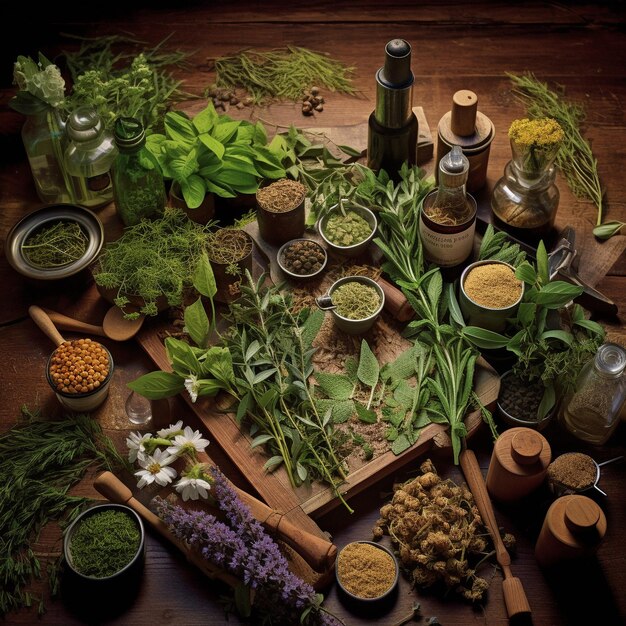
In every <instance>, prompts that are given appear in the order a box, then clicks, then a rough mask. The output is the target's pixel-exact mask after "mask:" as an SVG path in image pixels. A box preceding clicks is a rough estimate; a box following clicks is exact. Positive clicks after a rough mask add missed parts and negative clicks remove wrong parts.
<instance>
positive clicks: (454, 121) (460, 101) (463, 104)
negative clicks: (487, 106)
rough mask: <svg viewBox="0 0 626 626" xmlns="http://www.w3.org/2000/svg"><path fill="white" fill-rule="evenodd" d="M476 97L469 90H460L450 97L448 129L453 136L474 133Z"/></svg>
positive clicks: (476, 107) (476, 108)
mask: <svg viewBox="0 0 626 626" xmlns="http://www.w3.org/2000/svg"><path fill="white" fill-rule="evenodd" d="M477 111H478V96H477V95H476V94H475V93H474V92H473V91H469V89H461V90H460V91H457V92H456V93H455V94H454V96H452V112H451V113H452V115H451V119H450V128H451V129H452V132H453V133H454V134H455V135H461V136H467V135H473V134H474V133H475V132H476V113H477Z"/></svg>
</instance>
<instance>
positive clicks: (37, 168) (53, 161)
mask: <svg viewBox="0 0 626 626" xmlns="http://www.w3.org/2000/svg"><path fill="white" fill-rule="evenodd" d="M22 142H23V144H24V149H25V150H26V156H27V157H28V163H29V165H30V170H31V172H32V175H33V181H34V183H35V190H36V191H37V195H38V196H39V199H40V200H41V201H42V202H44V203H45V204H59V203H65V202H72V196H71V193H70V187H69V177H68V175H67V173H66V171H65V167H64V164H63V152H64V150H65V145H66V143H67V141H66V135H65V122H64V120H63V119H62V117H61V112H60V111H59V110H58V109H56V108H54V107H51V106H48V105H46V104H44V103H42V104H41V108H39V109H38V110H36V111H35V112H33V113H32V114H31V115H28V116H27V117H26V121H25V122H24V125H23V126H22Z"/></svg>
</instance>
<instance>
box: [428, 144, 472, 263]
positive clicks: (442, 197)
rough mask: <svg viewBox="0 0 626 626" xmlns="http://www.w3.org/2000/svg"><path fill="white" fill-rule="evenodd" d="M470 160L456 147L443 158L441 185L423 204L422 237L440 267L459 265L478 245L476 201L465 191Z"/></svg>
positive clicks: (432, 257)
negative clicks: (475, 243) (475, 236)
mask: <svg viewBox="0 0 626 626" xmlns="http://www.w3.org/2000/svg"><path fill="white" fill-rule="evenodd" d="M468 172H469V161H468V160H467V157H466V156H465V155H464V154H463V151H462V150H461V147H460V146H453V147H452V150H451V151H450V152H448V153H447V154H446V155H445V156H444V157H443V158H442V159H441V161H439V187H438V188H437V189H434V190H433V191H431V192H430V193H429V194H428V195H427V196H426V197H425V198H424V202H423V204H422V210H421V213H420V224H419V229H420V237H421V239H422V244H423V246H424V256H425V257H426V259H427V260H428V261H431V262H432V263H436V264H437V265H439V266H440V267H449V268H451V267H456V266H459V265H460V264H461V263H463V262H464V261H466V260H467V258H468V257H469V256H470V254H471V253H472V248H473V245H474V231H475V230H476V200H475V199H474V198H473V197H472V196H471V195H470V194H468V193H466V192H465V183H466V182H467V175H468Z"/></svg>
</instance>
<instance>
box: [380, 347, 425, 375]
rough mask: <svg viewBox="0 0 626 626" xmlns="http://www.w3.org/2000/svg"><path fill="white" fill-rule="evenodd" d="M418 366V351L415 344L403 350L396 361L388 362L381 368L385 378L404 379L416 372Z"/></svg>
mask: <svg viewBox="0 0 626 626" xmlns="http://www.w3.org/2000/svg"><path fill="white" fill-rule="evenodd" d="M416 367H417V351H416V348H415V346H411V347H410V348H409V349H408V350H405V351H404V352H401V353H400V354H399V355H398V356H397V358H396V360H395V361H391V363H387V364H386V365H384V366H383V368H382V370H381V378H383V380H391V381H397V380H403V379H405V378H410V377H411V376H413V374H415V371H416Z"/></svg>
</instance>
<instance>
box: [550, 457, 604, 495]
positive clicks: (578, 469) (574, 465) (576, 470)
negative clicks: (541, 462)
mask: <svg viewBox="0 0 626 626" xmlns="http://www.w3.org/2000/svg"><path fill="white" fill-rule="evenodd" d="M596 472H597V470H596V464H595V463H594V460H593V459H592V458H591V457H590V456H589V455H587V454H583V453H582V452H568V453H567V454H562V455H561V456H559V457H557V458H556V459H554V461H553V462H552V463H550V465H549V466H548V478H549V479H550V480H552V481H554V482H557V483H560V484H561V485H563V486H564V487H569V488H570V489H584V488H585V487H590V486H591V485H592V484H593V482H594V481H595V479H596Z"/></svg>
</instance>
